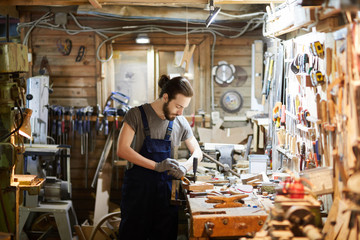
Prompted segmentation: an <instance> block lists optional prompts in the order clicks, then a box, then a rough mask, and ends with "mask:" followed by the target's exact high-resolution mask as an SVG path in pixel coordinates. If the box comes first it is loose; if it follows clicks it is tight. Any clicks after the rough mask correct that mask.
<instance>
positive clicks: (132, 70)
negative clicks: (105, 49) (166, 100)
mask: <svg viewBox="0 0 360 240" xmlns="http://www.w3.org/2000/svg"><path fill="white" fill-rule="evenodd" d="M152 52H153V51H152V50H134V51H114V72H115V91H119V92H121V93H123V94H125V95H127V96H129V97H130V105H131V106H138V105H141V104H143V103H147V102H151V101H153V100H154V77H153V76H154V74H153V72H154V70H153V69H154V64H153V61H152V60H149V58H151V56H153V53H152Z"/></svg>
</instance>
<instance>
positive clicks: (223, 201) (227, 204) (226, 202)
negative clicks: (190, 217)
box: [206, 194, 249, 208]
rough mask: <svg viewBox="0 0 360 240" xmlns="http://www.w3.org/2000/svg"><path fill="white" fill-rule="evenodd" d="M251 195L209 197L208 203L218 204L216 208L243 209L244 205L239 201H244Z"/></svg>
mask: <svg viewBox="0 0 360 240" xmlns="http://www.w3.org/2000/svg"><path fill="white" fill-rule="evenodd" d="M248 196H249V195H246V194H242V195H235V196H230V197H227V196H207V200H206V202H207V203H218V204H216V205H214V208H234V207H242V206H243V205H244V204H243V203H240V202H238V201H242V200H241V199H243V198H246V197H248Z"/></svg>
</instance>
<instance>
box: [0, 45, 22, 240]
mask: <svg viewBox="0 0 360 240" xmlns="http://www.w3.org/2000/svg"><path fill="white" fill-rule="evenodd" d="M27 54H28V50H27V47H26V46H24V45H22V44H17V43H11V42H7V43H0V201H1V205H0V232H7V233H11V234H13V235H14V238H15V239H18V236H17V232H18V231H17V226H18V218H19V183H18V182H17V181H16V180H14V168H15V165H16V162H17V159H18V158H19V157H21V154H22V152H23V151H24V147H23V144H22V143H23V137H22V136H20V134H19V129H20V128H21V127H22V125H23V123H24V119H25V113H24V112H23V111H22V107H23V106H24V103H25V99H24V95H25V89H26V85H25V84H26V81H25V78H24V77H22V74H23V73H24V72H27V71H28V55H27Z"/></svg>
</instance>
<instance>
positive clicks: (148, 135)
mask: <svg viewBox="0 0 360 240" xmlns="http://www.w3.org/2000/svg"><path fill="white" fill-rule="evenodd" d="M139 109H140V112H141V119H142V122H143V125H144V132H145V136H146V137H147V138H150V129H149V124H148V121H147V118H146V114H145V111H144V108H143V106H139Z"/></svg>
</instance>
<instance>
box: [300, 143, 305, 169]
mask: <svg viewBox="0 0 360 240" xmlns="http://www.w3.org/2000/svg"><path fill="white" fill-rule="evenodd" d="M305 152H306V146H305V142H303V143H302V144H301V149H300V171H303V170H304V169H305Z"/></svg>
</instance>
